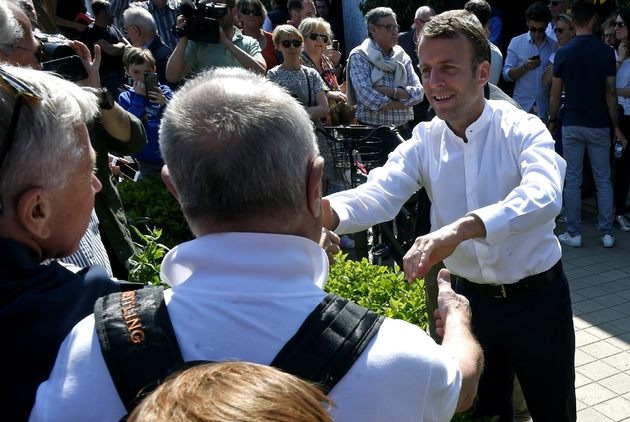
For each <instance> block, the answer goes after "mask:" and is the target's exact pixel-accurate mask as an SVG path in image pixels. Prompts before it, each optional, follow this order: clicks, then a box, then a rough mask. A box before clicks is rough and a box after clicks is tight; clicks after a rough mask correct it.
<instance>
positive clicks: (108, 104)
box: [97, 87, 115, 110]
mask: <svg viewBox="0 0 630 422" xmlns="http://www.w3.org/2000/svg"><path fill="white" fill-rule="evenodd" d="M97 92H98V94H99V95H100V102H99V105H100V107H101V110H111V109H112V108H114V104H115V101H114V94H112V93H111V92H110V91H109V89H107V88H105V87H102V88H99V89H98V91H97Z"/></svg>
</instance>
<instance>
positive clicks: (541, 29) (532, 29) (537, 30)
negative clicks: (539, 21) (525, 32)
mask: <svg viewBox="0 0 630 422" xmlns="http://www.w3.org/2000/svg"><path fill="white" fill-rule="evenodd" d="M545 31H547V28H546V27H543V28H536V27H533V26H530V27H529V32H531V33H533V34H535V33H536V32H538V33H539V34H544V33H545Z"/></svg>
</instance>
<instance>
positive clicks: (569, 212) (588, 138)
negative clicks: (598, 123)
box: [562, 126, 615, 236]
mask: <svg viewBox="0 0 630 422" xmlns="http://www.w3.org/2000/svg"><path fill="white" fill-rule="evenodd" d="M611 145H612V143H611V140H610V129H609V128H607V127H605V128H590V127H583V126H564V127H563V128H562V146H563V153H564V159H565V160H566V162H567V173H566V178H565V187H564V206H565V209H566V217H567V231H568V232H569V234H570V235H571V236H576V235H578V234H581V233H582V216H581V212H582V192H581V190H580V186H581V185H582V167H583V163H584V151H585V150H586V151H588V157H589V159H590V161H591V169H592V170H593V179H594V180H595V188H596V189H597V224H598V225H599V229H600V230H601V232H602V234H603V235H605V234H610V235H612V234H613V232H614V229H613V221H614V218H615V215H614V214H613V189H612V182H611V180H610V147H611Z"/></svg>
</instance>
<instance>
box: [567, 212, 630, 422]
mask: <svg viewBox="0 0 630 422" xmlns="http://www.w3.org/2000/svg"><path fill="white" fill-rule="evenodd" d="M593 212H594V210H593V207H592V206H589V204H588V201H585V203H584V206H583V211H582V246H581V247H579V248H573V247H571V246H566V245H562V250H563V257H562V262H563V265H564V270H565V272H566V274H567V278H568V280H569V285H570V288H571V299H572V301H573V322H574V324H575V340H576V351H575V375H576V381H575V388H576V396H577V409H578V420H579V421H580V422H604V421H605V422H609V421H628V422H630V232H622V231H621V230H619V228H618V227H616V228H615V240H616V243H615V246H614V247H613V248H610V249H607V248H604V247H603V246H602V242H601V240H600V236H601V235H600V232H599V230H597V229H596V228H595V215H594V214H593ZM565 230H566V227H565V224H563V223H557V227H556V230H555V232H556V235H558V234H561V233H564V232H565Z"/></svg>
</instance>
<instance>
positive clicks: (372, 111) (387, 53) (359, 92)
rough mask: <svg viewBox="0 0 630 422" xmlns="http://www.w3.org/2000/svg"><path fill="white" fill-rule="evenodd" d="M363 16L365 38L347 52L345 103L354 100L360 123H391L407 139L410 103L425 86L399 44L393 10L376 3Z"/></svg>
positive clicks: (419, 96)
mask: <svg viewBox="0 0 630 422" xmlns="http://www.w3.org/2000/svg"><path fill="white" fill-rule="evenodd" d="M365 19H366V23H367V29H368V38H367V39H366V40H365V41H363V43H362V44H361V45H359V46H358V47H356V48H354V49H353V50H352V51H351V52H350V55H349V56H348V66H347V68H346V81H347V84H348V87H347V90H346V94H347V95H348V104H349V105H355V104H356V106H357V108H356V118H357V120H358V121H359V122H360V123H362V124H367V125H383V124H386V125H394V126H395V127H397V128H398V131H399V132H400V134H401V136H402V137H403V138H404V139H409V138H411V129H412V128H411V127H410V125H409V122H410V121H412V120H413V119H414V114H413V106H414V105H415V104H418V103H419V102H420V101H422V98H423V96H424V90H423V89H422V85H421V84H420V80H419V79H418V76H417V75H416V73H415V71H414V69H413V65H412V63H411V58H410V57H409V56H408V55H407V53H405V50H403V48H402V47H400V46H399V45H398V32H399V31H400V27H399V26H398V23H397V22H396V14H395V13H394V11H393V10H392V9H390V8H389V7H377V8H375V9H372V10H370V11H369V12H368V13H367V14H366V15H365Z"/></svg>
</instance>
